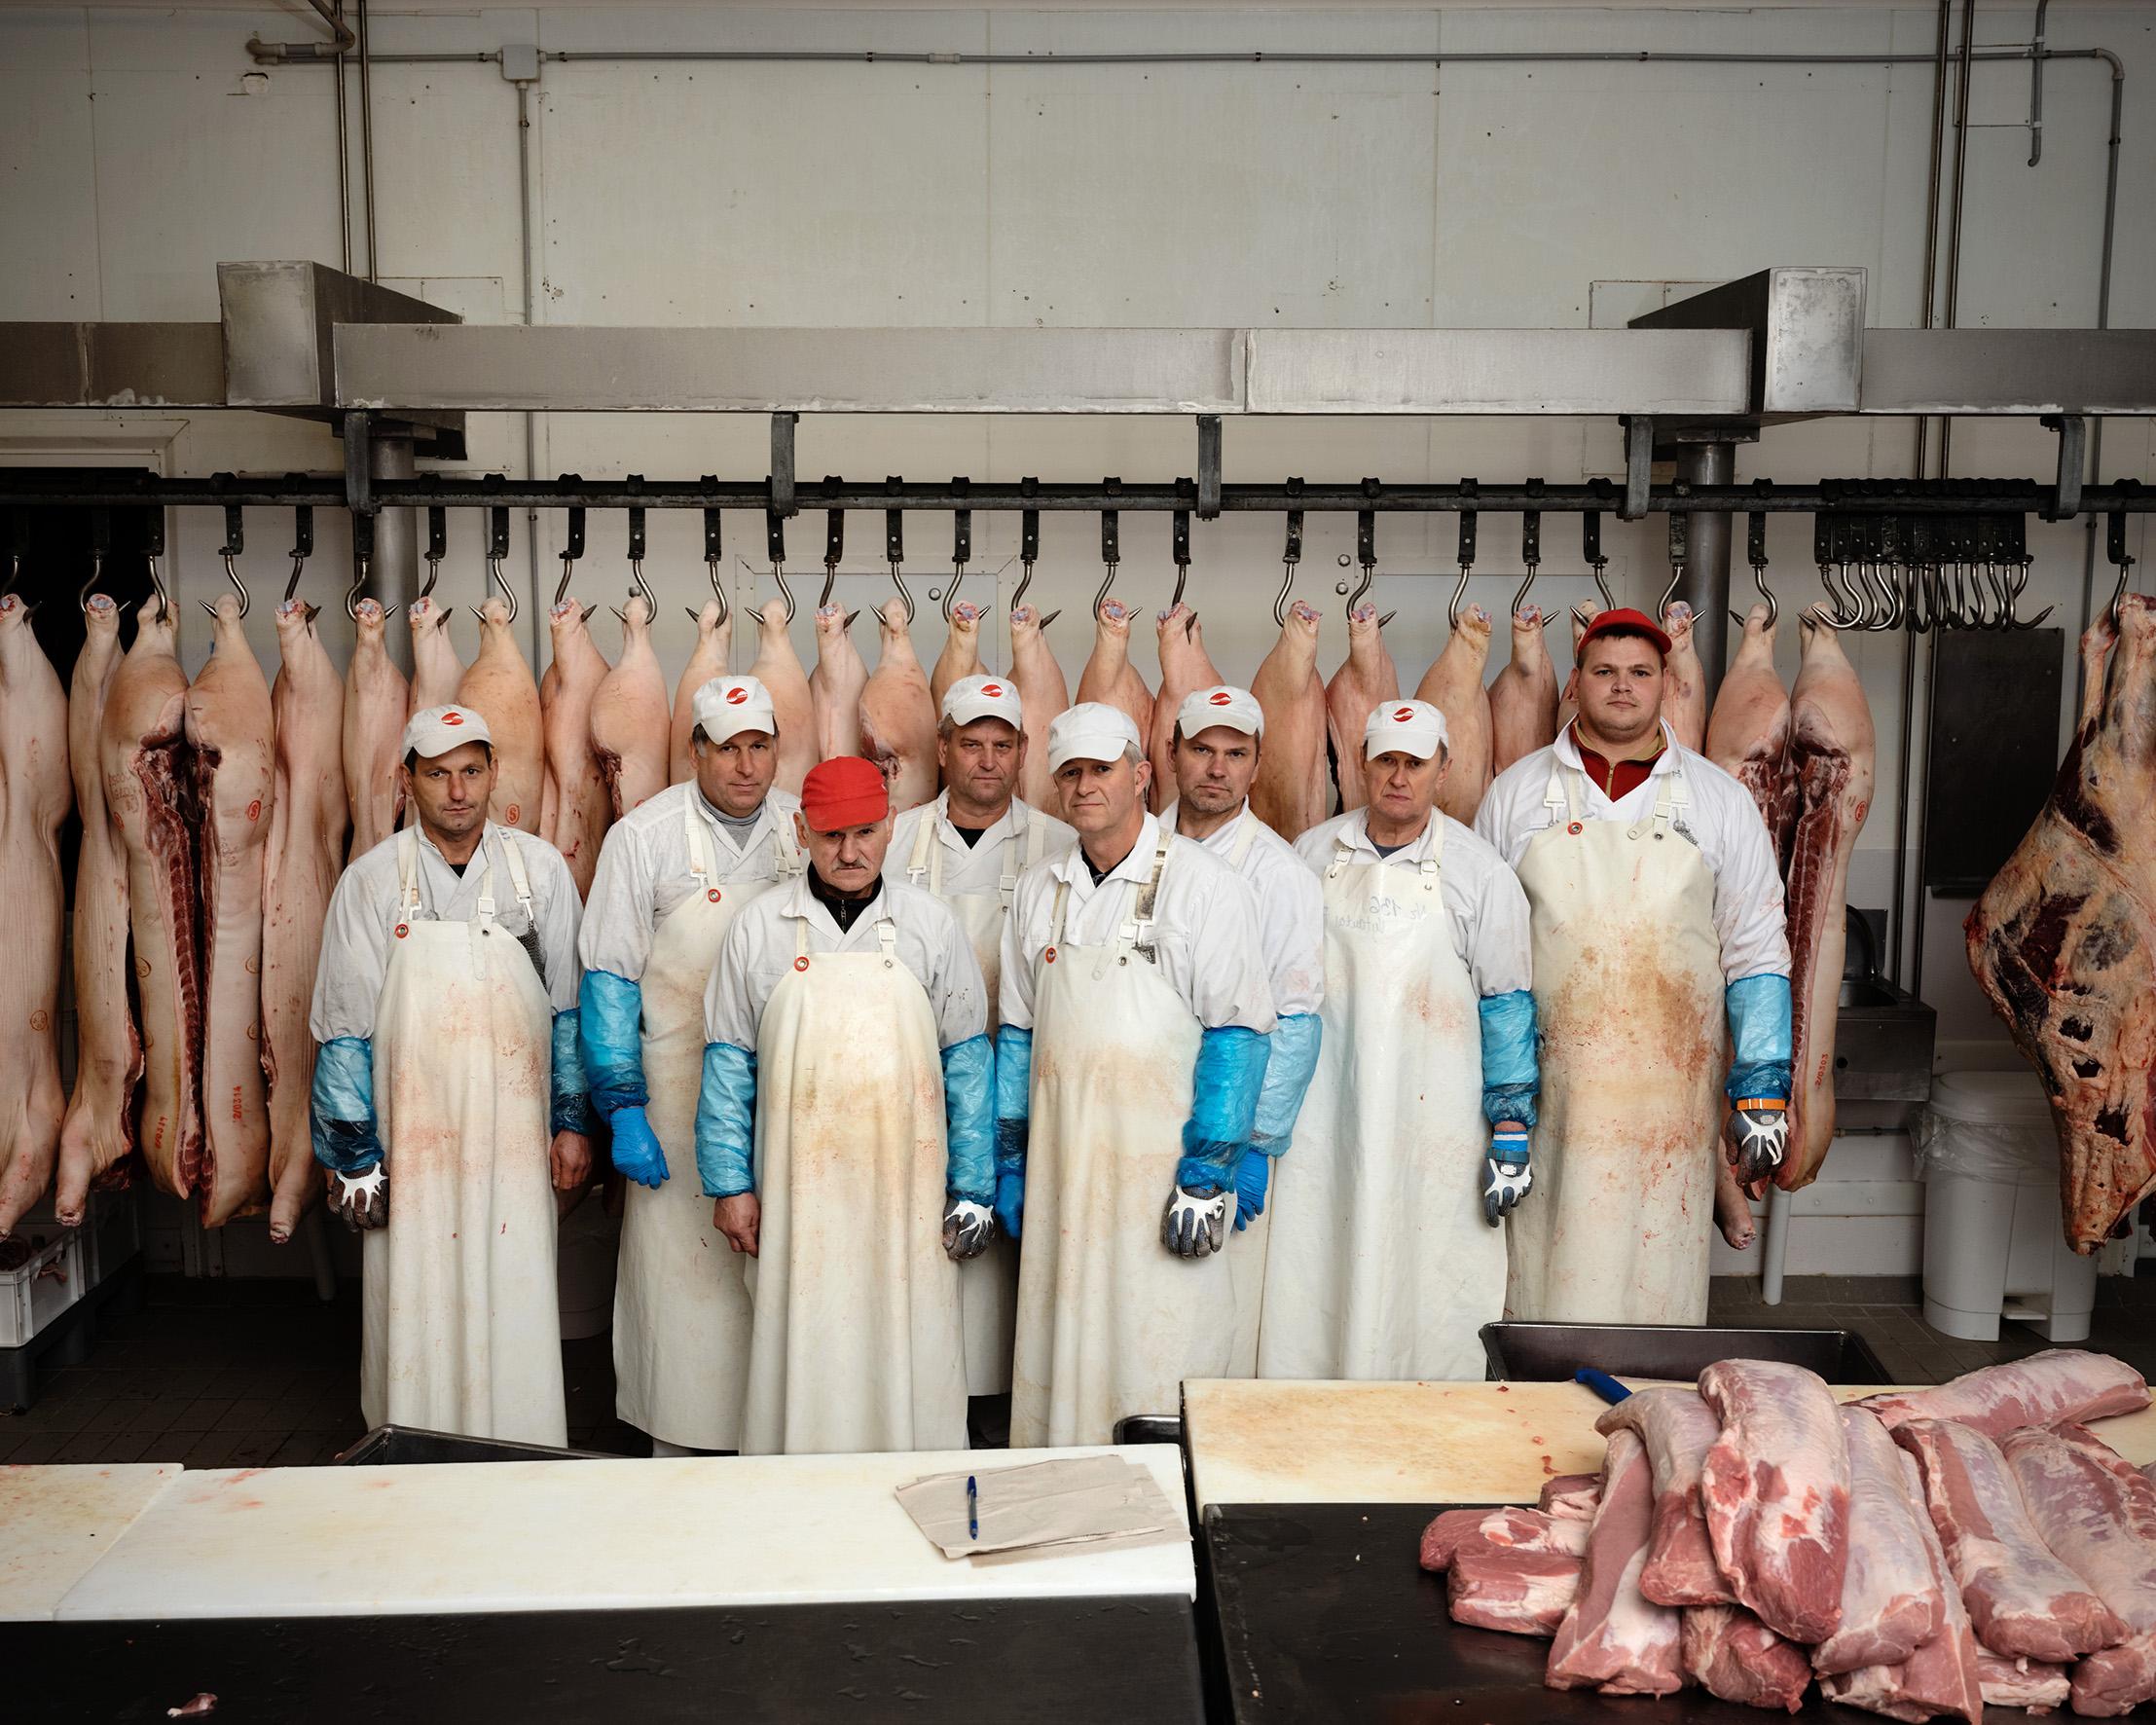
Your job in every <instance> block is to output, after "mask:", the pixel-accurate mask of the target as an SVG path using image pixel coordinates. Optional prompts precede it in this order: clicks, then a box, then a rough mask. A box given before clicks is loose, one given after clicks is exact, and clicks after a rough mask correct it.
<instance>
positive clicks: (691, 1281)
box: [614, 796, 794, 1450]
mask: <svg viewBox="0 0 2156 1725" xmlns="http://www.w3.org/2000/svg"><path fill="white" fill-rule="evenodd" d="M681 825H682V830H683V833H684V835H685V836H686V838H687V840H688V848H689V872H690V874H691V875H692V876H694V877H695V881H696V890H695V891H694V892H693V893H691V894H690V895H689V896H688V897H687V898H686V899H682V900H681V902H680V903H679V904H677V905H676V906H675V907H674V909H672V910H671V911H669V912H668V913H667V914H666V915H665V916H664V917H662V918H661V919H660V921H659V925H658V927H657V928H656V929H655V930H654V931H653V933H652V937H651V956H650V958H649V959H648V960H647V961H646V963H645V965H644V970H643V975H642V977H641V978H640V983H639V985H640V987H641V989H642V993H643V1077H644V1086H645V1088H646V1089H647V1090H648V1091H649V1092H650V1096H651V1100H650V1103H649V1104H648V1106H647V1107H646V1109H645V1111H644V1112H645V1118H646V1119H649V1120H650V1122H651V1129H652V1131H653V1132H654V1133H656V1134H657V1135H658V1139H659V1144H660V1148H661V1149H663V1150H664V1151H665V1152H666V1158H667V1172H668V1178H667V1182H666V1184H665V1185H664V1186H662V1187H660V1188H659V1190H658V1191H656V1192H653V1191H652V1190H651V1189H650V1188H649V1187H647V1186H639V1185H638V1184H637V1183H636V1182H634V1181H631V1182H630V1183H629V1184H628V1188H627V1192H628V1197H627V1200H626V1206H625V1208H624V1209H623V1212H622V1219H621V1262H620V1267H619V1269H618V1270H617V1271H616V1279H615V1283H614V1385H615V1388H614V1411H615V1413H618V1414H619V1415H620V1417H621V1418H623V1419H624V1420H626V1421H628V1423H629V1424H631V1425H633V1426H635V1427H637V1429H638V1430H639V1431H643V1432H648V1433H649V1434H650V1435H651V1436H652V1437H654V1438H657V1439H659V1440H660V1441H661V1442H662V1443H666V1444H672V1445H676V1446H677V1447H679V1448H681V1449H685V1450H738V1449H739V1448H740V1447H741V1405H742V1397H743V1396H744V1395H745V1394H746V1393H747V1391H748V1387H749V1284H748V1281H747V1278H746V1276H745V1274H744V1266H746V1265H747V1264H748V1262H749V1261H748V1260H747V1259H746V1258H743V1257H741V1256H740V1255H738V1254H737V1253H735V1252H734V1251H733V1250H732V1248H731V1247H729V1246H728V1245H727V1243H726V1236H725V1235H724V1234H722V1233H720V1232H719V1231H718V1230H717V1229H715V1228H713V1226H712V1200H711V1199H710V1198H708V1197H706V1196H705V1195H704V1186H703V1182H702V1181H701V1180H699V1179H698V1178H697V1173H696V1099H697V1091H698V1088H699V1087H700V1085H701V1084H702V1083H703V1077H704V988H705V985H706V984H707V983H708V982H709V981H710V980H711V974H712V971H713V967H714V966H716V965H717V963H718V949H719V947H720V945H721V944H722V943H723V942H724V940H725V938H726V931H727V929H728V928H730V927H731V926H732V924H733V920H734V918H735V916H736V915H737V914H738V913H739V912H740V910H741V907H742V906H743V905H745V904H747V903H749V902H750V901H751V900H752V899H756V898H757V897H759V896H760V895H762V894H764V893H766V892H768V891H770V889H771V888H772V886H773V885H774V884H775V883H774V882H772V881H768V880H758V881H742V882H738V883H736V884H733V885H727V886H721V885H720V883H719V878H718V864H717V862H716V853H715V851H714V849H713V844H712V835H711V830H710V828H709V827H708V826H706V825H705V823H704V821H703V819H702V818H701V817H700V816H699V815H698V814H697V812H696V799H695V798H694V797H693V796H691V797H688V798H686V799H684V801H683V802H682V804H681ZM772 845H773V849H774V851H775V852H776V853H777V861H778V871H779V874H780V875H781V876H782V877H783V876H785V875H786V874H789V873H791V872H792V871H793V867H794V859H793V853H792V851H791V850H790V849H789V848H788V847H787V845H786V842H785V834H784V830H783V828H782V829H781V830H780V831H779V832H777V833H775V834H774V836H773V839H772Z"/></svg>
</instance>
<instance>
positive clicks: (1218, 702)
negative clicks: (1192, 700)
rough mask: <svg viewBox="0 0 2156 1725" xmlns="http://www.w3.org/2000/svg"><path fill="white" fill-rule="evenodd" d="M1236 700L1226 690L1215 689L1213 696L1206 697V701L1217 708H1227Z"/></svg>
mask: <svg viewBox="0 0 2156 1725" xmlns="http://www.w3.org/2000/svg"><path fill="white" fill-rule="evenodd" d="M1234 698H1235V697H1234V696H1233V695H1231V694H1229V693H1228V692H1227V691H1226V690H1225V689H1215V690H1214V691H1213V693H1212V694H1210V695H1208V696H1206V699H1207V700H1208V701H1210V702H1212V703H1213V705H1214V706H1216V707H1225V706H1226V705H1227V704H1228V703H1229V702H1230V701H1232V700H1233V699H1234Z"/></svg>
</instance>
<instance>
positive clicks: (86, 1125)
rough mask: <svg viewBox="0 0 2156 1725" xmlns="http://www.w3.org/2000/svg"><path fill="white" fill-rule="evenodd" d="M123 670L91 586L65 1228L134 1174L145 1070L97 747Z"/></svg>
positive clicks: (118, 855) (77, 705)
mask: <svg viewBox="0 0 2156 1725" xmlns="http://www.w3.org/2000/svg"><path fill="white" fill-rule="evenodd" d="M119 668H120V607H119V606H117V605H115V604H114V603H113V601H112V600H111V598H110V597H108V596H107V595H105V594H102V593H98V594H93V595H91V599H90V601H89V603H88V604H87V605H85V606H83V645H82V651H81V652H79V653H77V654H76V655H75V672H74V677H73V679H72V680H71V681H70V683H69V685H68V694H67V759H68V767H69V770H70V772H71V773H72V774H73V777H74V780H75V807H76V810H77V812H78V813H79V814H80V815H81V816H82V824H83V836H82V846H81V849H80V850H79V852H78V853H77V855H76V860H75V910H74V923H73V925H72V932H73V936H74V942H73V943H74V953H73V958H74V975H75V1087H74V1089H73V1090H71V1091H70V1092H69V1093H68V1097H67V1118H66V1119H65V1120H64V1121H63V1122H62V1123H61V1126H60V1147H59V1184H58V1188H57V1190H56V1193H55V1205H56V1213H57V1215H58V1217H59V1220H60V1222H61V1224H62V1225H63V1226H65V1227H68V1228H74V1227H76V1226H78V1225H79V1224H80V1223H81V1222H82V1220H83V1217H84V1215H85V1213H86V1209H87V1206H88V1204H89V1201H90V1191H91V1186H93V1185H101V1184H105V1183H108V1182H120V1181H125V1180H126V1179H128V1168H129V1156H130V1155H131V1153H132V1152H133V1150H134V1109H133V1103H134V1087H135V1085H136V1084H137V1083H140V1082H141V1078H142V1038H141V1036H140V1035H139V1033H137V1031H136V1030H135V1026H134V1008H133V1006H132V1005H131V1004H130V1003H129V1001H128V859H127V854H126V853H125V852H124V851H123V850H122V849H121V846H120V840H119V835H118V834H117V833H116V832H115V831H114V829H113V824H112V815H111V812H110V810H109V809H108V808H107V806H106V802H105V771H104V761H103V757H102V755H101V753H100V752H99V749H98V737H99V735H100V734H101V732H102V730H103V727H104V722H105V701H106V698H107V697H108V696H109V695H110V693H111V691H112V678H113V673H114V672H115V671H117V670H118V669H119ZM0 1221H5V1218H0ZM0 1231H4V1230H0Z"/></svg>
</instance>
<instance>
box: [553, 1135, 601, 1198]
mask: <svg viewBox="0 0 2156 1725" xmlns="http://www.w3.org/2000/svg"><path fill="white" fill-rule="evenodd" d="M546 1159H547V1166H548V1167H549V1168H550V1169H551V1170H552V1171H553V1174H554V1190H555V1191H556V1192H581V1191H582V1190H583V1189H584V1187H585V1186H587V1185H588V1184H590V1181H591V1177H592V1141H591V1140H590V1139H589V1138H587V1137H585V1136H584V1134H583V1133H581V1132H557V1133H555V1134H554V1143H553V1145H552V1146H551V1147H550V1148H549V1149H548V1151H547V1158H546Z"/></svg>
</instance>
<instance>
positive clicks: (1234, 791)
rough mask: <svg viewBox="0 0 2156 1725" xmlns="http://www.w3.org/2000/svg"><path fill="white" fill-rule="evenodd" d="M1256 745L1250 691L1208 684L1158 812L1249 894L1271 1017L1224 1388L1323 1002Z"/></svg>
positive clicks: (1258, 1285) (1260, 1282)
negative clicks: (1260, 782) (1256, 786)
mask: <svg viewBox="0 0 2156 1725" xmlns="http://www.w3.org/2000/svg"><path fill="white" fill-rule="evenodd" d="M1264 736H1265V714H1264V709H1263V708H1261V707H1260V706H1259V705H1258V697H1257V696H1255V695H1253V694H1252V693H1251V692H1250V691H1249V690H1248V689H1240V688H1235V687H1232V686H1230V685H1228V684H1226V683H1218V684H1215V685H1214V686H1212V687H1210V688H1202V689H1195V690H1193V691H1192V692H1191V693H1190V694H1188V695H1187V696H1185V697H1184V701H1183V705H1182V706H1181V707H1180V708H1178V709H1177V711H1176V726H1175V734H1174V738H1173V744H1172V748H1173V753H1172V756H1171V758H1172V760H1173V763H1174V767H1175V777H1176V797H1175V800H1174V801H1173V802H1171V803H1169V804H1168V806H1167V807H1166V808H1164V809H1162V810H1161V811H1160V824H1161V826H1165V827H1167V828H1168V829H1169V830H1170V831H1172V832H1174V833H1175V834H1176V835H1177V836H1178V837H1181V838H1187V839H1189V840H1191V841H1192V842H1194V843H1196V844H1199V845H1202V846H1203V847H1204V848H1205V849H1206V850H1207V851H1208V852H1209V853H1211V854H1212V855H1213V856H1216V857H1218V858H1220V859H1221V861H1222V862H1225V863H1226V864H1227V865H1228V866H1229V867H1230V868H1232V869H1234V870H1235V872H1236V873H1237V874H1239V875H1241V876H1242V877H1243V879H1244V880H1245V881H1247V882H1249V883H1250V890H1251V892H1252V894H1253V895H1254V896H1255V897H1256V899H1257V900H1258V932H1259V941H1260V944H1261V946H1262V948H1263V950H1264V954H1265V973H1266V976H1267V978H1268V980H1270V982H1271V984H1272V1006H1273V1011H1274V1013H1275V1014H1276V1017H1275V1019H1274V1022H1273V1029H1272V1041H1271V1044H1270V1046H1269V1047H1268V1050H1267V1054H1266V1059H1265V1083H1264V1088H1263V1089H1261V1090H1260V1091H1259V1093H1258V1118H1257V1123H1256V1125H1255V1127H1254V1128H1253V1130H1252V1133H1251V1141H1250V1149H1249V1152H1248V1153H1247V1154H1246V1155H1245V1156H1243V1159H1242V1161H1241V1162H1240V1163H1239V1164H1238V1165H1237V1167H1236V1170H1235V1230H1236V1232H1238V1233H1245V1231H1246V1230H1248V1232H1247V1234H1246V1237H1245V1238H1244V1239H1243V1240H1241V1241H1240V1242H1238V1244H1237V1247H1236V1250H1235V1253H1234V1255H1233V1256H1232V1257H1231V1258H1229V1259H1228V1261H1227V1265H1228V1277H1229V1279H1230V1280H1231V1281H1233V1282H1234V1284H1235V1313H1236V1331H1235V1338H1236V1340H1235V1359H1234V1367H1233V1372H1232V1374H1231V1376H1238V1377H1240V1376H1248V1375H1249V1374H1250V1373H1251V1372H1253V1371H1255V1370H1256V1369H1257V1364H1258V1319H1259V1307H1260V1304H1261V1302H1262V1300H1263V1298H1264V1291H1265V1258H1266V1252H1267V1235H1268V1233H1269V1231H1270V1224H1269V1222H1268V1221H1267V1220H1266V1219H1265V1192H1266V1188H1267V1186H1268V1184H1269V1182H1270V1178H1271V1170H1272V1167H1273V1164H1274V1163H1275V1162H1276V1161H1277V1159H1278V1158H1279V1157H1280V1156H1282V1155H1283V1154H1284V1153H1285V1152H1286V1151H1287V1149H1288V1144H1289V1140H1290V1138H1291V1137H1292V1135H1293V1133H1294V1131H1295V1123H1296V1117H1297V1114H1299V1113H1300V1112H1301V1110H1302V1098H1303V1092H1304V1091H1306V1090H1307V1089H1308V1088H1309V1087H1310V1074H1311V1073H1312V1072H1313V1071H1314V1070H1315V1069H1316V1067H1317V1063H1318V1033H1319V1021H1318V1005H1319V1002H1320V1001H1322V1000H1323V999H1324V996H1325V899H1324V895H1323V894H1321V893H1320V892H1319V891H1318V883H1317V882H1316V880H1314V879H1313V878H1312V877H1311V874H1310V870H1309V869H1308V867H1306V866H1305V865H1304V864H1303V862H1302V861H1301V859H1300V858H1298V857H1297V855H1296V854H1295V850H1294V848H1293V847H1292V846H1290V845H1289V843H1288V841H1287V840H1286V839H1284V838H1282V837H1281V836H1280V835H1279V834H1278V833H1277V832H1275V831H1274V830H1273V829H1272V828H1271V827H1270V826H1266V825H1265V824H1264V822H1262V821H1261V820H1259V818H1258V817H1257V815H1256V814H1255V813H1253V812H1252V810H1251V806H1250V782H1251V780H1252V779H1253V778H1255V777H1256V776H1257V772H1258V755H1259V752H1260V751H1261V749H1262V748H1263V747H1264Z"/></svg>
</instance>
